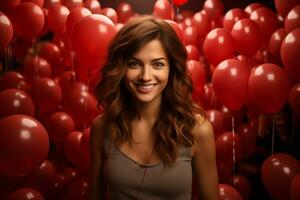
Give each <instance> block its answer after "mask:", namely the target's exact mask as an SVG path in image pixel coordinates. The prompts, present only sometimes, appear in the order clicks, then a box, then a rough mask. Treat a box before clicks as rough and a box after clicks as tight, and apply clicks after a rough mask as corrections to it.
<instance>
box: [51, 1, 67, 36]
mask: <svg viewBox="0 0 300 200" xmlns="http://www.w3.org/2000/svg"><path fill="white" fill-rule="evenodd" d="M69 14H70V11H69V9H68V8H67V7H65V6H63V5H59V4H57V5H53V6H51V7H50V8H49V12H48V16H47V23H48V27H49V29H50V30H51V31H53V32H54V33H56V34H58V35H60V36H62V35H63V34H65V32H66V22H67V18H68V15H69Z"/></svg>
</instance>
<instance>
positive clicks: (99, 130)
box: [91, 114, 104, 136]
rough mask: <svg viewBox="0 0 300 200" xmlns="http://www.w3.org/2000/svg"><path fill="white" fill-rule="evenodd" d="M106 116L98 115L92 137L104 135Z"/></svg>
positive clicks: (92, 129) (94, 121)
mask: <svg viewBox="0 0 300 200" xmlns="http://www.w3.org/2000/svg"><path fill="white" fill-rule="evenodd" d="M103 126H104V114H100V115H98V116H97V117H96V118H95V119H94V120H93V122H92V125H91V135H97V136H99V135H103V131H102V130H103Z"/></svg>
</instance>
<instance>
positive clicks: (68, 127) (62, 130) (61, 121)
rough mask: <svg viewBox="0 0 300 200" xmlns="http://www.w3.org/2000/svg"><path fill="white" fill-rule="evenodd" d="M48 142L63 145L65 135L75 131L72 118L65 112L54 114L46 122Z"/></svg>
mask: <svg viewBox="0 0 300 200" xmlns="http://www.w3.org/2000/svg"><path fill="white" fill-rule="evenodd" d="M46 128H47V131H48V134H49V138H50V140H51V141H52V142H53V143H54V144H56V145H63V144H64V143H65V140H66V137H67V135H68V134H69V133H70V132H72V131H74V130H75V124H74V121H73V118H72V117H71V116H70V115H69V114H68V113H65V112H54V113H52V114H51V115H50V116H49V118H48V119H47V121H46Z"/></svg>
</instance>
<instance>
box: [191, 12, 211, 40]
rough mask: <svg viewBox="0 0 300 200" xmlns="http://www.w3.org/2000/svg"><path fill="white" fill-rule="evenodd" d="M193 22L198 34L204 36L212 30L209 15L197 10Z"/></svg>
mask: <svg viewBox="0 0 300 200" xmlns="http://www.w3.org/2000/svg"><path fill="white" fill-rule="evenodd" d="M192 24H193V25H194V26H195V27H196V29H197V32H198V36H199V37H201V38H204V37H205V36H206V34H207V33H208V32H209V30H210V22H209V19H208V17H207V15H204V14H203V13H202V12H196V13H195V14H194V15H193V18H192Z"/></svg>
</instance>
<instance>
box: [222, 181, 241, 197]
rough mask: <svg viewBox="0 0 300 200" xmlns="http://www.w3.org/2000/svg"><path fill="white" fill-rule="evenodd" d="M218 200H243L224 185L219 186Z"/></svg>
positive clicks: (236, 192)
mask: <svg viewBox="0 0 300 200" xmlns="http://www.w3.org/2000/svg"><path fill="white" fill-rule="evenodd" d="M218 200H243V197H242V196H241V194H240V193H239V192H238V191H237V190H236V189H234V188H233V187H231V186H230V185H226V184H219V198H218Z"/></svg>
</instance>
